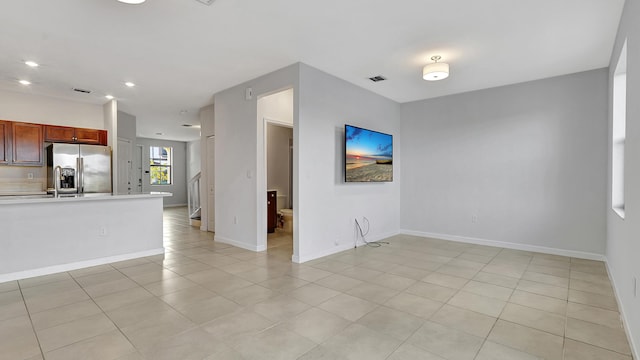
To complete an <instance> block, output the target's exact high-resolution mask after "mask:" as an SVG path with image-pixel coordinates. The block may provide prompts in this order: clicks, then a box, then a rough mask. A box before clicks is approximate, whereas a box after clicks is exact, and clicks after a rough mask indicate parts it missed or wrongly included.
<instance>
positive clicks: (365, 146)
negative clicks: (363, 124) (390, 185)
mask: <svg viewBox="0 0 640 360" xmlns="http://www.w3.org/2000/svg"><path fill="white" fill-rule="evenodd" d="M344 147H345V151H344V153H345V157H344V165H345V171H344V174H345V175H344V180H345V182H389V181H393V136H392V135H389V134H384V133H381V132H377V131H373V130H367V129H363V128H359V127H356V126H351V125H345V126H344Z"/></svg>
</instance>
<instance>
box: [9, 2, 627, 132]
mask: <svg viewBox="0 0 640 360" xmlns="http://www.w3.org/2000/svg"><path fill="white" fill-rule="evenodd" d="M623 5H624V0H535V1H533V0H519V1H514V0H448V1H442V0H440V1H434V0H391V1H390V0H323V1H310V0H216V1H215V2H213V4H212V5H211V6H206V5H203V4H202V3H200V2H198V1H195V0H148V1H147V2H146V3H144V4H142V5H125V4H121V3H119V2H117V1H116V0H53V1H52V0H2V1H0V89H4V90H10V91H28V92H30V93H37V94H45V95H51V96H57V97H64V98H68V99H74V100H77V101H85V102H90V103H96V104H100V103H104V102H105V99H104V95H105V94H106V93H110V94H113V95H114V96H116V98H117V100H118V107H119V109H120V110H123V111H125V112H128V113H130V114H133V115H135V116H136V117H137V119H138V136H141V137H150V138H165V139H173V140H183V141H187V140H193V139H196V138H198V136H199V133H198V130H197V129H189V128H184V127H182V126H181V124H185V123H191V124H197V123H198V109H199V108H200V107H202V106H204V105H206V104H209V103H211V101H212V95H213V94H215V93H216V92H218V91H221V90H224V89H226V88H228V87H231V86H234V85H237V84H238V83H241V82H244V81H247V80H250V79H252V78H255V77H257V76H260V75H263V74H265V73H268V72H271V71H273V70H276V69H279V68H282V67H285V66H287V65H290V64H292V63H295V62H298V61H300V62H304V63H306V64H309V65H311V66H313V67H316V68H319V69H321V70H323V71H326V72H328V73H330V74H333V75H335V76H337V77H339V78H342V79H344V80H346V81H349V82H351V83H354V84H356V85H358V86H361V87H363V88H366V89H369V90H371V91H373V92H376V93H378V94H380V95H383V96H386V97H388V98H390V99H393V100H396V101H398V102H408V101H414V100H419V99H425V98H431V97H437V96H442V95H448V94H454V93H460V92H465V91H470V90H477V89H484V88H489V87H495V86H500V85H505V84H513V83H518V82H523V81H528V80H533V79H541V78H546V77H551V76H556V75H562V74H569V73H575V72H580V71H585V70H591V69H596V68H601V67H606V66H608V64H609V58H610V55H611V50H612V46H613V41H614V37H615V34H616V31H617V27H618V22H619V19H620V15H621V12H622V7H623ZM436 54H437V55H441V56H442V61H445V62H448V63H450V66H451V76H450V77H449V78H448V79H446V80H443V81H439V82H427V81H424V80H422V78H421V71H422V66H424V65H425V64H426V63H428V62H430V60H429V58H430V57H431V56H432V55H436ZM27 59H32V60H35V61H37V62H39V63H41V64H42V66H41V67H39V68H37V69H31V68H27V66H25V65H24V64H23V63H22V61H24V60H27ZM373 75H383V76H385V77H387V78H388V80H387V81H384V82H380V83H373V82H371V81H369V80H368V79H367V78H368V77H370V76H373ZM21 78H27V79H30V80H31V81H33V85H31V86H30V87H29V88H28V89H25V88H24V86H22V85H19V84H17V82H16V80H17V79H21ZM125 81H133V82H134V83H136V84H137V86H136V87H135V88H133V89H129V88H126V87H125V86H124V85H123V83H124V82H125ZM72 87H80V88H86V89H90V90H92V91H93V94H91V95H83V94H77V93H74V92H72V91H71V88H72ZM181 110H187V111H188V112H187V113H186V114H180V111H181ZM157 132H162V133H164V134H165V135H163V136H157V135H155V134H156V133H157Z"/></svg>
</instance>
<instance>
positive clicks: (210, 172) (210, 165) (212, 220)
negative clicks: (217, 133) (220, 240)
mask: <svg viewBox="0 0 640 360" xmlns="http://www.w3.org/2000/svg"><path fill="white" fill-rule="evenodd" d="M215 149H216V148H215V137H214V136H210V137H208V138H207V230H208V231H211V232H215V229H216V203H215V163H216V162H215Z"/></svg>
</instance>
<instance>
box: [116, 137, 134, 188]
mask: <svg viewBox="0 0 640 360" xmlns="http://www.w3.org/2000/svg"><path fill="white" fill-rule="evenodd" d="M117 142H118V149H119V150H120V151H118V154H117V158H116V167H117V168H118V175H117V176H118V177H117V179H116V182H117V183H118V185H117V189H118V192H119V193H122V191H123V190H124V189H120V170H121V169H120V156H122V154H121V150H122V149H120V143H126V144H127V148H128V149H129V158H128V159H126V160H127V166H128V169H127V171H126V172H127V183H128V184H127V185H128V186H127V192H126V193H127V194H131V190H132V181H131V176H132V175H133V142H132V141H131V140H130V139H127V138H121V137H119V138H118V139H117Z"/></svg>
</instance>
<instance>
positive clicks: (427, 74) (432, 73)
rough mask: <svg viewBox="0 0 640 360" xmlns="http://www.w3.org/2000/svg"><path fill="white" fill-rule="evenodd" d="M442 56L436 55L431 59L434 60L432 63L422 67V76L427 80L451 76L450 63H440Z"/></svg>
mask: <svg viewBox="0 0 640 360" xmlns="http://www.w3.org/2000/svg"><path fill="white" fill-rule="evenodd" d="M441 58H442V57H441V56H440V55H435V56H432V57H431V60H433V61H434V62H433V63H431V64H427V65H425V67H424V68H423V69H422V78H423V79H425V80H427V81H437V80H443V79H446V78H448V77H449V64H447V63H443V62H441V63H439V62H438V61H440V59H441Z"/></svg>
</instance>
